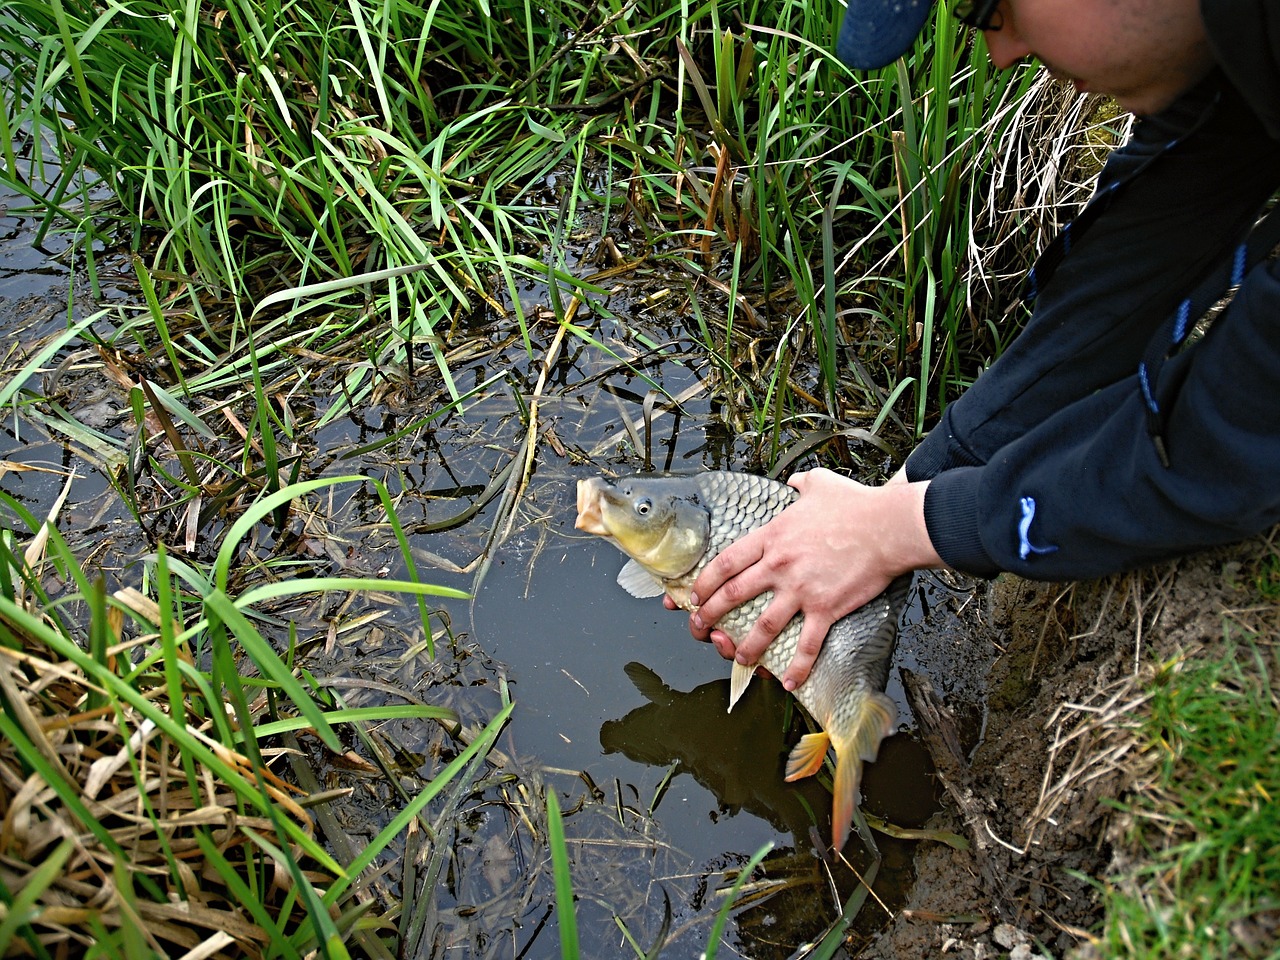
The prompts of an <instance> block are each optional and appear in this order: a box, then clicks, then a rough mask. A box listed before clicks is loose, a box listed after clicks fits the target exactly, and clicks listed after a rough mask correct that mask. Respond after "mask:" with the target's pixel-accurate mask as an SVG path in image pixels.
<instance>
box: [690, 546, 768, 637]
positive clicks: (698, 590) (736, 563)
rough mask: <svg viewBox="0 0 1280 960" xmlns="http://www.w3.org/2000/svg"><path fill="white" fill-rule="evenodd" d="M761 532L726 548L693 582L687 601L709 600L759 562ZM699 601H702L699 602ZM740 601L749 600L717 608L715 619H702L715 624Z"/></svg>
mask: <svg viewBox="0 0 1280 960" xmlns="http://www.w3.org/2000/svg"><path fill="white" fill-rule="evenodd" d="M763 529H764V528H761V529H760V530H753V531H751V532H750V533H748V534H747V535H746V536H745V537H743V538H742V539H741V540H738V541H737V542H736V543H731V544H729V546H727V547H725V548H724V549H723V550H721V551H720V553H719V554H718V555H717V556H716V557H715V558H714V559H713V560H712V561H711V562H710V563H708V564H707V565H706V566H705V567H703V568H702V571H701V572H700V573H699V574H698V577H697V579H696V580H694V581H693V586H692V588H691V590H690V598H689V599H690V600H692V601H693V603H694V605H697V604H699V603H701V602H702V600H705V599H706V598H708V597H711V596H712V595H713V594H715V593H717V592H718V591H720V590H721V588H722V587H723V586H724V585H725V583H726V582H728V581H730V580H732V579H733V578H734V577H736V576H737V575H738V574H740V573H741V572H742V571H743V570H746V569H748V568H749V567H751V566H752V565H753V564H755V563H758V562H759V560H760V558H761V557H762V556H764V537H763V536H762V535H761V534H762V531H763ZM700 597H701V598H702V600H700V599H699V598H700ZM742 599H749V597H747V598H741V599H739V600H737V601H735V602H734V603H732V604H728V605H722V604H716V607H717V610H716V613H715V616H712V617H704V618H703V619H704V620H705V621H706V622H707V623H715V622H716V620H718V619H720V617H722V616H724V615H725V614H726V613H727V612H728V611H730V610H731V609H733V607H735V606H737V604H738V603H741V602H742Z"/></svg>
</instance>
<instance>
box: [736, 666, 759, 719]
mask: <svg viewBox="0 0 1280 960" xmlns="http://www.w3.org/2000/svg"><path fill="white" fill-rule="evenodd" d="M755 675H756V665H755V664H754V663H753V664H751V665H750V666H748V665H747V664H744V663H739V662H738V661H737V660H735V661H733V673H731V674H730V675H729V711H730V712H731V711H732V710H733V705H734V704H735V703H737V702H738V701H739V700H740V699H742V695H743V694H744V693H746V692H747V684H749V683H750V682H751V678H752V677H754V676H755Z"/></svg>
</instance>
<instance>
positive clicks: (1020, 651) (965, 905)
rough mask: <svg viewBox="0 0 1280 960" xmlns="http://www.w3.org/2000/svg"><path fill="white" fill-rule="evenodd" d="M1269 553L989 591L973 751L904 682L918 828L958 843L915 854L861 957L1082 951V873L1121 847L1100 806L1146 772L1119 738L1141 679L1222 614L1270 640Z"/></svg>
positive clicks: (1201, 645)
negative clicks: (922, 761) (895, 908)
mask: <svg viewBox="0 0 1280 960" xmlns="http://www.w3.org/2000/svg"><path fill="white" fill-rule="evenodd" d="M1274 537H1275V534H1274V533H1273V534H1272V538H1273V539H1274ZM1273 551H1274V547H1273V546H1272V545H1271V544H1270V543H1269V542H1267V541H1265V540H1256V541H1251V542H1249V543H1247V544H1243V545H1240V546H1238V547H1234V548H1231V549H1226V550H1221V551H1216V552H1213V553H1211V554H1206V555H1201V556H1197V557H1194V558H1190V559H1186V560H1183V561H1179V562H1177V563H1174V564H1170V565H1168V566H1164V567H1161V568H1158V569H1154V570H1151V571H1145V572H1143V573H1140V574H1135V575H1130V576H1124V577H1115V578H1110V579H1107V580H1103V581H1098V582H1094V583H1084V584H1076V585H1061V584H1035V583H1030V582H1027V581H1023V580H1019V579H1016V578H1002V579H1000V580H999V581H996V582H995V583H994V584H992V585H991V587H990V589H989V592H988V594H987V596H986V597H985V602H986V603H987V604H988V605H989V611H990V616H989V618H988V621H989V623H990V624H991V636H990V638H989V639H990V642H991V643H992V644H995V645H996V646H997V648H998V649H999V650H1000V651H1001V653H1000V656H999V657H998V658H997V659H996V661H995V662H994V665H993V666H992V669H991V672H990V675H989V677H988V690H989V712H988V715H987V722H986V726H985V732H984V734H983V735H982V736H981V738H980V742H978V743H973V742H963V741H964V739H965V738H964V735H963V734H960V735H959V736H958V737H957V739H958V740H960V741H961V742H959V744H958V748H959V749H958V753H959V756H958V757H954V758H949V757H948V755H947V754H948V751H947V747H946V740H947V737H948V728H949V726H950V724H949V721H948V715H949V713H950V711H952V710H961V709H963V708H965V707H966V706H968V705H966V704H962V703H961V704H954V703H948V702H946V701H944V700H943V698H941V697H939V696H937V695H936V694H932V691H933V690H934V689H936V687H935V685H934V683H933V682H932V680H930V679H928V678H917V679H918V681H919V682H918V684H917V685H918V686H921V687H922V688H923V690H924V700H925V701H926V702H924V703H921V702H919V701H915V702H916V703H917V714H918V720H920V722H921V727H922V730H927V731H928V736H927V739H928V740H929V741H930V747H931V752H932V753H933V754H934V756H935V762H936V763H937V765H938V768H939V776H940V777H941V778H942V779H943V781H944V783H945V784H946V786H947V791H948V796H947V801H946V805H945V809H944V811H943V812H942V813H941V814H939V815H938V816H937V817H935V822H934V823H933V824H931V825H932V826H937V827H939V828H946V829H951V830H955V831H956V832H958V833H961V834H963V835H965V836H967V837H968V838H969V839H970V841H971V848H970V849H969V850H968V851H966V852H960V851H956V850H952V849H951V848H949V847H944V846H942V845H941V844H926V845H922V847H921V849H920V850H919V852H918V854H917V860H916V874H917V881H916V883H915V886H914V889H913V890H912V892H911V895H910V899H909V902H908V903H907V904H906V907H905V908H904V910H903V911H902V912H901V914H900V915H899V916H898V917H896V918H895V920H894V922H893V923H892V924H891V925H890V926H889V927H888V928H886V929H885V930H884V931H883V932H882V933H881V934H880V935H879V936H878V937H877V938H876V939H875V940H874V941H873V942H872V943H871V944H870V945H869V946H868V947H867V948H866V950H865V951H864V952H863V953H862V954H861V955H862V956H865V957H871V958H876V960H904V958H916V957H936V956H947V957H958V958H975V960H983V958H994V957H1012V958H1014V960H1034V958H1035V957H1037V956H1044V957H1053V958H1062V957H1065V956H1069V955H1071V954H1072V953H1073V952H1078V951H1081V948H1082V947H1086V945H1087V944H1088V943H1089V942H1090V937H1089V931H1090V930H1096V929H1097V927H1098V924H1099V922H1100V921H1101V919H1102V916H1101V909H1100V906H1099V903H1098V900H1097V898H1096V896H1095V893H1094V888H1093V887H1092V886H1091V885H1090V884H1089V882H1088V881H1087V880H1085V879H1082V878H1081V877H1082V876H1083V877H1090V878H1093V877H1100V876H1102V875H1104V874H1105V873H1106V871H1107V868H1108V865H1109V864H1111V863H1112V861H1113V857H1114V856H1115V855H1116V854H1117V853H1118V852H1120V851H1117V850H1115V849H1113V842H1115V841H1116V838H1118V837H1120V836H1121V835H1122V832H1121V830H1120V829H1119V827H1120V826H1121V825H1120V824H1119V823H1118V822H1117V819H1116V818H1117V817H1118V816H1119V814H1117V813H1116V812H1115V809H1114V807H1113V806H1111V805H1109V804H1108V803H1107V801H1108V800H1109V799H1111V798H1123V797H1124V796H1125V795H1126V792H1127V791H1131V790H1133V789H1135V788H1136V787H1135V785H1138V784H1140V780H1141V778H1142V776H1143V775H1144V774H1145V772H1146V771H1148V770H1149V768H1150V763H1151V761H1150V758H1149V757H1148V756H1147V755H1146V754H1144V752H1143V751H1142V750H1141V748H1140V744H1138V743H1137V742H1136V739H1135V738H1134V737H1133V735H1132V734H1131V733H1130V730H1131V728H1132V717H1133V715H1134V711H1135V710H1136V709H1138V704H1139V701H1140V700H1141V691H1142V678H1143V677H1145V676H1149V675H1150V672H1151V671H1152V669H1153V668H1154V667H1153V665H1155V664H1159V663H1162V662H1167V661H1168V660H1169V659H1170V658H1172V657H1175V656H1178V655H1180V654H1184V653H1187V652H1190V651H1202V652H1206V653H1211V652H1212V650H1213V649H1214V648H1215V647H1219V646H1221V644H1222V642H1223V640H1222V638H1223V618H1224V616H1225V617H1232V618H1234V619H1236V620H1237V621H1239V622H1241V623H1242V625H1243V626H1244V627H1246V628H1247V629H1251V630H1254V631H1262V632H1271V633H1273V632H1274V631H1275V621H1276V618H1277V612H1278V611H1277V607H1276V606H1275V604H1274V603H1271V604H1267V603H1261V604H1259V602H1258V601H1259V598H1258V597H1257V595H1256V592H1255V591H1254V590H1253V589H1252V588H1251V586H1250V585H1249V583H1250V579H1249V576H1248V575H1247V574H1248V572H1249V571H1250V570H1251V569H1253V567H1254V566H1255V565H1256V563H1257V562H1258V560H1259V558H1260V557H1262V556H1266V555H1269V554H1270V553H1271V552H1273ZM931 694H932V695H931ZM928 701H932V702H933V703H934V706H935V707H936V709H937V713H936V715H935V716H934V717H933V719H932V720H930V719H929V718H928V717H927V716H926V715H925V714H927V713H928V712H929V710H930V707H929V703H928ZM968 739H969V740H972V739H973V736H972V735H970V736H969V738H968ZM952 752H956V751H954V750H953V751H952ZM1125 854H1126V856H1130V855H1131V852H1128V851H1126V852H1125Z"/></svg>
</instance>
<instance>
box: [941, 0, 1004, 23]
mask: <svg viewBox="0 0 1280 960" xmlns="http://www.w3.org/2000/svg"><path fill="white" fill-rule="evenodd" d="M999 6H1000V0H956V2H955V3H953V4H952V5H951V15H952V16H953V17H955V18H956V19H957V20H959V21H960V22H961V23H963V24H964V25H965V26H966V27H972V28H973V29H974V30H999V29H1000V28H1001V27H1002V26H1004V19H1003V18H1002V17H1001V16H1000V12H999V10H998V9H997V8H998V7H999Z"/></svg>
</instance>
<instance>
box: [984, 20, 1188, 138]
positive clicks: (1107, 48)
mask: <svg viewBox="0 0 1280 960" xmlns="http://www.w3.org/2000/svg"><path fill="white" fill-rule="evenodd" d="M999 17H1000V18H1001V19H1002V20H1003V24H1002V26H1001V28H1000V29H999V30H988V31H986V32H985V33H984V36H985V37H986V41H987V49H988V51H990V54H991V61H992V62H993V63H994V64H995V65H996V66H997V67H1000V68H1001V69H1003V68H1006V67H1009V66H1012V65H1013V64H1015V63H1017V62H1018V61H1019V60H1021V59H1023V58H1024V57H1028V56H1034V57H1037V58H1038V59H1039V60H1040V61H1041V62H1042V63H1043V64H1044V65H1045V66H1046V67H1048V68H1049V70H1050V72H1051V73H1053V74H1054V75H1055V76H1057V77H1059V78H1060V79H1063V80H1067V81H1070V82H1071V83H1073V84H1074V85H1075V87H1076V89H1077V90H1079V91H1088V92H1089V93H1104V94H1108V95H1109V96H1112V97H1114V98H1115V99H1116V101H1117V102H1118V103H1119V104H1120V106H1121V107H1123V108H1124V109H1126V110H1131V111H1133V112H1134V113H1138V114H1150V113H1155V112H1157V111H1159V110H1162V109H1163V108H1165V107H1167V106H1168V105H1169V104H1170V103H1172V102H1173V100H1174V99H1175V98H1176V97H1177V96H1178V94H1180V93H1182V92H1184V91H1185V90H1187V89H1189V88H1190V87H1191V86H1193V85H1194V84H1195V83H1196V82H1197V81H1198V80H1200V79H1201V78H1202V77H1204V76H1205V74H1207V73H1208V72H1209V70H1210V68H1211V67H1212V65H1213V57H1212V54H1211V53H1210V50H1209V44H1208V39H1207V37H1206V35H1205V30H1204V24H1203V22H1202V21H1201V19H1200V11H1199V4H1198V2H1197V0H1001V3H1000V8H999Z"/></svg>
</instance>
